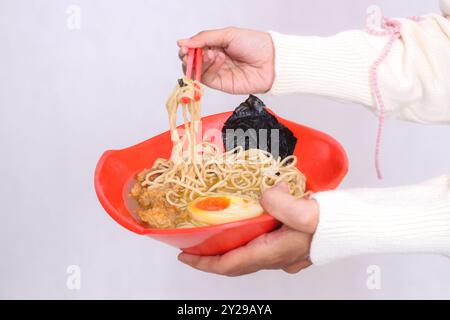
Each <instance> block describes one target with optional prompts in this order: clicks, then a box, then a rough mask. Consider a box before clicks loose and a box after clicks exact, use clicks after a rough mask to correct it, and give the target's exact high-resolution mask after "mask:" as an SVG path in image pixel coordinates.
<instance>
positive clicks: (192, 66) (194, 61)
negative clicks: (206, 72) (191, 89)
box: [182, 48, 203, 104]
mask: <svg viewBox="0 0 450 320" xmlns="http://www.w3.org/2000/svg"><path fill="white" fill-rule="evenodd" d="M202 64H203V49H202V48H189V51H188V59H187V65H186V77H187V78H188V79H192V73H194V78H193V80H195V81H198V82H201V80H202ZM196 87H197V89H199V90H198V91H197V90H196V91H195V96H194V99H195V101H199V100H200V99H201V94H200V87H198V86H197V85H196ZM189 101H190V99H189V98H188V97H183V99H182V102H183V103H184V104H187V103H189Z"/></svg>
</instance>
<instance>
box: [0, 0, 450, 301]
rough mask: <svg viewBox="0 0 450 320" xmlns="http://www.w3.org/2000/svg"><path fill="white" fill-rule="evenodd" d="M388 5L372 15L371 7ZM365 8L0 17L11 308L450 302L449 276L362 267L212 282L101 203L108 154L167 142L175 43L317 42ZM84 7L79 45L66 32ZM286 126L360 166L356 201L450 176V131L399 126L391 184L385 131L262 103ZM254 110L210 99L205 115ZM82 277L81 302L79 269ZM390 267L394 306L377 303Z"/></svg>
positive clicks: (366, 120) (361, 115)
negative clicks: (220, 37)
mask: <svg viewBox="0 0 450 320" xmlns="http://www.w3.org/2000/svg"><path fill="white" fill-rule="evenodd" d="M372 1H374V0H372ZM372 1H367V0H364V1H362V0H353V1H352V0H342V1H325V0H315V1H310V0H308V1H307V0H303V1H294V0H292V1H289V0H277V1H275V0H270V1H269V0H246V1H242V0H227V1H192V0H190V1H170V0H167V1H112V0H108V1H106V0H101V1H99V0H96V1H87V0H86V1H81V0H79V1H73V2H70V1H45V0H41V1H18V0H14V1H13V0H11V1H6V0H1V1H0V148H1V151H0V152H1V153H0V177H1V183H0V199H1V201H0V214H1V219H0V298H63V299H80V298H150V299H158V298H168V299H172V298H178V299H190V298H192V299H193V298H210V299H216V298H223V299H237V298H247V299H250V298H253V299H308V298H358V299H359V298H375V299H379V298H447V299H448V298H450V260H448V259H446V258H444V257H438V256H425V255H410V256H401V255H391V256H363V257H357V258H351V259H346V260H342V261H339V262H335V263H333V264H330V265H327V266H324V267H311V268H309V269H307V270H306V271H304V272H301V273H300V274H298V275H288V274H285V273H283V272H281V271H263V272H259V273H257V274H252V275H248V276H244V277H238V278H226V277H220V276H217V275H211V274H206V273H201V272H199V271H196V270H193V269H190V268H188V267H186V266H185V265H182V264H181V263H179V262H178V261H177V260H176V255H177V253H178V250H176V249H174V248H171V247H168V246H166V245H163V244H161V243H158V242H156V241H154V240H151V239H149V238H145V237H141V236H138V235H135V234H132V233H131V232H129V231H127V230H125V229H123V228H122V227H120V226H119V225H118V224H116V223H115V222H114V221H113V220H112V219H111V218H110V217H109V216H108V215H107V214H106V213H105V212H104V210H103V209H102V208H101V207H100V205H99V203H98V201H97V199H96V196H95V193H94V188H93V172H94V168H95V164H96V162H97V160H98V158H99V157H100V155H101V154H102V152H103V151H104V150H107V149H119V148H123V147H126V146H129V145H133V144H135V143H137V142H140V141H142V140H145V139H147V138H149V137H151V136H153V135H155V134H157V133H159V132H162V131H164V130H166V129H167V119H166V113H165V108H164V103H165V100H166V97H167V95H168V93H169V91H170V90H171V89H172V87H173V85H174V84H175V80H176V79H177V78H178V77H180V75H181V69H180V64H179V62H178V60H177V47H176V44H175V41H176V40H177V39H179V38H182V37H187V36H190V35H192V34H194V33H196V32H198V31H200V30H202V29H208V28H217V27H225V26H229V25H235V26H241V27H249V28H254V29H260V30H276V31H279V32H284V33H294V34H303V35H323V36H326V35H331V34H333V33H336V32H339V31H343V30H347V29H350V28H362V27H363V26H364V21H365V11H366V8H367V7H368V6H369V5H370V4H371V3H372ZM70 4H76V5H78V6H79V7H80V8H81V29H80V30H70V29H68V28H67V26H66V22H67V21H66V20H67V18H68V15H67V14H66V9H67V8H68V6H69V5H70ZM377 4H378V5H380V6H381V7H382V8H383V9H384V12H385V14H386V15H388V16H392V17H395V16H411V15H415V14H420V13H428V12H437V11H438V5H437V0H436V1H430V0H402V1H400V0H397V1H387V0H384V1H381V0H379V1H378V2H377ZM262 98H263V99H264V100H265V102H266V103H267V104H268V105H269V106H270V107H271V108H272V109H273V110H275V111H276V112H277V113H278V114H279V115H281V116H283V117H287V118H290V119H292V120H293V121H296V122H299V123H302V124H306V125H308V126H312V127H314V128H317V129H319V130H323V131H325V132H328V133H330V134H332V135H333V136H335V137H336V138H337V139H338V140H339V141H341V143H342V144H343V145H344V147H345V149H346V150H347V152H348V155H349V159H350V172H349V174H348V176H347V178H346V179H345V181H344V183H343V184H342V187H346V188H348V187H360V186H393V185H399V184H405V183H414V182H418V181H420V180H423V179H427V178H430V177H433V176H436V175H439V174H441V173H445V172H449V169H450V168H449V160H450V148H449V147H448V137H449V134H450V128H449V127H448V126H424V125H417V124H411V123H406V122H399V121H394V120H390V121H388V122H387V125H386V130H385V132H384V142H383V146H382V166H383V171H384V173H385V180H383V181H378V180H377V179H376V177H375V171H374V165H373V152H374V140H375V132H376V124H377V121H376V118H375V117H374V116H373V115H372V114H370V113H369V112H367V111H366V110H365V108H363V107H361V106H358V105H351V104H343V103H340V102H335V101H330V100H327V99H325V98H320V97H309V96H286V97H269V96H267V97H266V96H262ZM243 99H244V97H243V96H231V95H227V94H223V93H219V92H216V91H212V90H207V91H206V96H205V99H204V109H203V110H204V114H212V113H216V112H220V111H225V110H232V109H233V108H234V107H235V106H237V105H238V103H239V102H240V101H242V100H243ZM72 264H75V265H79V266H80V267H81V272H82V273H81V276H82V279H81V290H78V291H77V290H75V291H71V290H68V289H67V287H66V278H67V275H66V268H67V266H69V265H72ZM369 265H379V266H380V268H381V275H382V288H381V290H368V289H367V287H366V279H367V273H366V269H367V267H368V266H369Z"/></svg>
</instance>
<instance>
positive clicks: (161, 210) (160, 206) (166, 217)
mask: <svg viewBox="0 0 450 320" xmlns="http://www.w3.org/2000/svg"><path fill="white" fill-rule="evenodd" d="M169 190H170V189H168V188H158V187H154V188H147V187H143V186H142V185H141V183H140V182H136V184H135V185H134V186H133V188H132V189H131V192H130V195H131V196H132V197H133V198H135V199H136V200H137V201H138V203H139V206H140V207H139V208H138V209H137V214H138V215H139V217H140V218H141V220H142V221H143V222H146V223H147V224H149V225H150V226H151V227H152V228H158V229H172V228H175V227H176V226H177V225H178V224H179V223H181V222H184V221H188V219H189V214H188V212H187V211H186V210H182V209H180V208H178V207H175V206H173V205H171V204H170V203H169V202H167V199H166V193H167V191H169Z"/></svg>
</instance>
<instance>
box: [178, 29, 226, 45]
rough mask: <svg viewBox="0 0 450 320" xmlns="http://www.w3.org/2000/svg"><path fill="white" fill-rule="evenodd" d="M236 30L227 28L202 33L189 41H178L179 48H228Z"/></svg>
mask: <svg viewBox="0 0 450 320" xmlns="http://www.w3.org/2000/svg"><path fill="white" fill-rule="evenodd" d="M233 30H234V28H225V29H217V30H206V31H202V32H200V33H198V34H196V35H195V36H193V37H191V38H189V39H182V40H178V41H177V44H178V46H180V47H182V46H186V47H189V48H203V47H206V46H210V47H222V48H225V47H227V46H228V44H229V42H230V40H231V38H232V34H233Z"/></svg>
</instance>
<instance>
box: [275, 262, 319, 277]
mask: <svg viewBox="0 0 450 320" xmlns="http://www.w3.org/2000/svg"><path fill="white" fill-rule="evenodd" d="M311 265H312V263H311V261H309V260H301V261H299V262H296V263H293V264H291V265H289V266H287V267H284V268H282V269H283V271H285V272H287V273H290V274H294V273H298V272H300V271H301V270H303V269H306V268H308V267H309V266H311Z"/></svg>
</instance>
